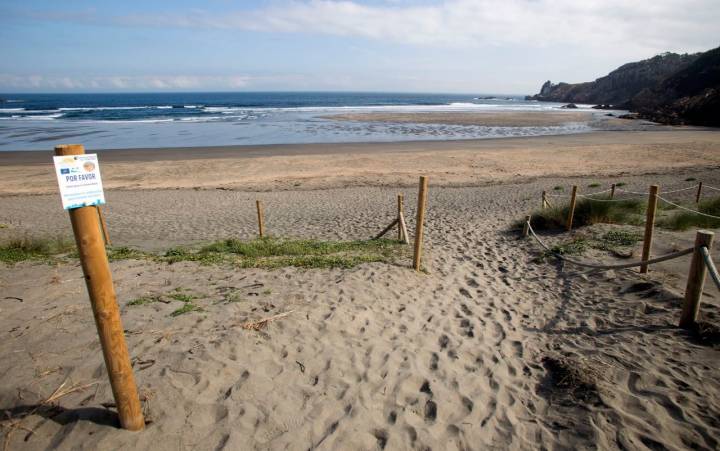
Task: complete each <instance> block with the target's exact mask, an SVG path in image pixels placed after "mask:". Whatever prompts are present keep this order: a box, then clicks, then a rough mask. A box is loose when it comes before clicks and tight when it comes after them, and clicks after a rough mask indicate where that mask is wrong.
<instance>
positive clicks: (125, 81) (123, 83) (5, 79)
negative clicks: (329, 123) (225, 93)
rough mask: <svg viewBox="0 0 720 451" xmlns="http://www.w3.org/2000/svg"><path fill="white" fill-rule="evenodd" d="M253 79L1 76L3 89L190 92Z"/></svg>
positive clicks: (240, 85) (239, 84)
mask: <svg viewBox="0 0 720 451" xmlns="http://www.w3.org/2000/svg"><path fill="white" fill-rule="evenodd" d="M251 80H252V78H251V77H246V76H241V75H236V76H193V75H170V76H166V75H163V76H153V75H143V76H91V77H87V76H79V77H67V76H48V75H14V74H1V73H0V86H2V87H3V88H7V89H30V90H43V89H50V90H93V91H97V90H103V89H107V90H112V91H115V90H125V91H128V90H140V91H142V90H148V89H150V90H161V91H162V90H190V89H209V90H217V89H229V88H232V89H239V88H244V87H246V86H248V84H249V83H250V82H251Z"/></svg>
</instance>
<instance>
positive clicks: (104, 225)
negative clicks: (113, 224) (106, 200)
mask: <svg viewBox="0 0 720 451" xmlns="http://www.w3.org/2000/svg"><path fill="white" fill-rule="evenodd" d="M96 207H97V214H98V218H100V228H101V230H102V234H103V240H104V241H105V246H112V244H111V243H110V235H109V234H108V228H107V222H105V215H104V214H103V212H102V208H101V207H100V205H97V206H96Z"/></svg>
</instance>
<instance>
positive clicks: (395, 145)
mask: <svg viewBox="0 0 720 451" xmlns="http://www.w3.org/2000/svg"><path fill="white" fill-rule="evenodd" d="M686 133H700V134H716V135H717V139H718V143H720V130H715V129H712V128H707V127H691V126H687V127H685V126H676V127H672V128H670V129H662V130H651V131H648V130H591V131H588V132H581V133H561V134H557V135H539V136H513V137H507V138H498V137H493V138H473V139H447V140H422V139H419V140H413V141H366V142H340V143H295V144H234V145H221V146H181V147H177V146H168V147H132V148H101V149H91V148H87V147H86V153H102V158H103V161H107V162H119V161H143V162H144V161H177V160H201V159H225V158H262V157H273V156H297V155H332V154H347V153H385V152H388V151H390V152H403V151H407V152H435V151H449V150H459V149H468V150H473V149H477V150H483V149H486V148H493V149H495V148H497V149H502V148H516V147H518V146H519V145H523V144H544V143H543V141H555V140H560V141H566V143H565V144H582V143H583V142H586V141H588V137H591V138H592V140H594V141H604V143H606V144H613V143H619V142H626V138H628V136H626V135H629V134H635V135H641V137H642V138H643V139H645V138H647V137H651V136H658V135H659V134H666V135H673V136H671V138H672V139H675V140H676V141H678V138H681V136H675V135H678V134H686ZM645 135H647V136H645ZM605 138H608V139H605ZM63 144H82V143H81V142H75V141H72V140H69V141H68V142H63ZM53 148H54V146H49V147H48V148H47V149H37V150H2V151H0V167H2V166H13V165H17V164H30V165H32V164H47V163H48V161H47V155H48V154H52V152H53ZM197 151H202V153H196V154H192V152H197Z"/></svg>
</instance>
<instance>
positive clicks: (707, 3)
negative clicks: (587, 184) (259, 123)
mask: <svg viewBox="0 0 720 451" xmlns="http://www.w3.org/2000/svg"><path fill="white" fill-rule="evenodd" d="M112 20H113V22H115V23H120V24H123V25H131V26H138V25H140V26H150V25H152V26H173V27H200V28H223V29H241V30H249V31H263V32H281V33H316V34H327V35H333V36H355V37H363V38H368V39H377V40H389V41H394V42H400V43H405V44H412V45H437V46H453V47H454V46H480V45H493V46H503V45H518V46H523V47H538V46H549V45H580V46H585V47H589V48H591V49H606V50H608V51H616V52H638V51H642V52H645V53H649V54H652V53H657V52H662V51H666V50H679V51H683V50H687V51H699V50H704V49H708V48H710V47H714V46H716V45H718V35H717V31H718V28H717V27H718V25H717V24H718V23H720V1H717V0H654V1H653V0H633V1H627V0H500V1H497V0H447V1H443V2H439V3H435V4H420V5H406V4H405V3H404V2H399V3H397V2H390V3H389V4H381V5H374V6H368V5H363V4H361V3H360V2H357V1H331V0H308V1H290V2H283V3H274V4H273V6H270V7H267V8H264V9H256V10H250V11H243V12H235V13H225V14H222V15H218V14H213V13H208V12H205V11H202V10H193V11H189V12H187V13H185V14H175V13H173V14H165V15H157V16H148V15H142V16H139V15H138V16H122V17H115V18H113V19H112Z"/></svg>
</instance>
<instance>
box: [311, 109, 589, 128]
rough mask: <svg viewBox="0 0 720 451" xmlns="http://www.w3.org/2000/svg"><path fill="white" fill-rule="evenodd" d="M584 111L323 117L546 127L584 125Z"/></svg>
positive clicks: (352, 119) (385, 114)
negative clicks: (569, 124)
mask: <svg viewBox="0 0 720 451" xmlns="http://www.w3.org/2000/svg"><path fill="white" fill-rule="evenodd" d="M592 117H593V113H592V112H587V111H582V112H581V111H572V110H568V111H535V112H515V111H508V112H495V111H493V112H470V113H468V112H457V113H444V112H443V113H378V112H372V113H348V114H333V115H329V116H323V118H324V119H333V120H336V121H359V122H388V123H398V124H403V123H414V124H452V125H485V126H489V127H549V126H553V125H562V124H566V123H568V122H588V121H590V120H591V119H592Z"/></svg>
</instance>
